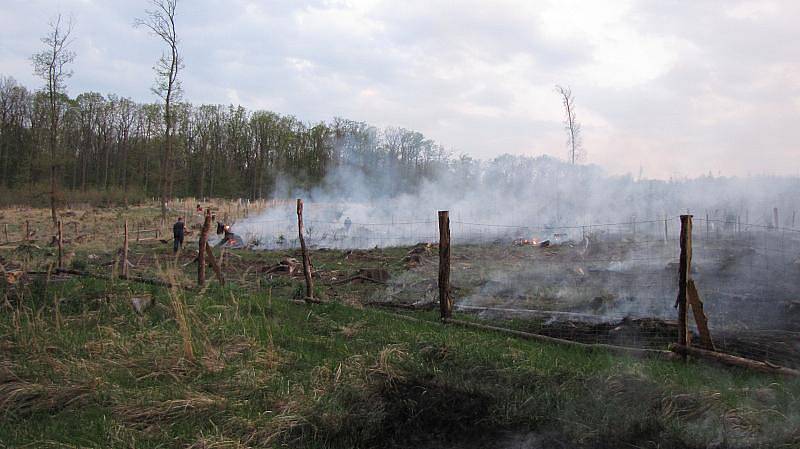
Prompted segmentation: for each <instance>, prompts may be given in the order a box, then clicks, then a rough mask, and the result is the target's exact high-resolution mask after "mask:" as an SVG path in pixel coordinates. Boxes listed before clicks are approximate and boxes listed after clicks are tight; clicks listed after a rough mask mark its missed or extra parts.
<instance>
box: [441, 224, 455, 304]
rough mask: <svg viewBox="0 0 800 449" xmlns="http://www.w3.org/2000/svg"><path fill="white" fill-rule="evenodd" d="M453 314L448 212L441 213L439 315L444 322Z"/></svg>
mask: <svg viewBox="0 0 800 449" xmlns="http://www.w3.org/2000/svg"><path fill="white" fill-rule="evenodd" d="M452 314H453V298H452V297H450V216H449V212H448V211H446V210H440V211H439V315H440V318H441V319H442V320H444V319H447V318H450V316H452Z"/></svg>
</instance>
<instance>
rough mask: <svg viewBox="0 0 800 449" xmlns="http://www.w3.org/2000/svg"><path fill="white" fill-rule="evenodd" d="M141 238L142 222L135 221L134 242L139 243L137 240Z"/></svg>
mask: <svg viewBox="0 0 800 449" xmlns="http://www.w3.org/2000/svg"><path fill="white" fill-rule="evenodd" d="M141 238H142V222H137V223H136V243H139V240H141Z"/></svg>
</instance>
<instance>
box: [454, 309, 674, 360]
mask: <svg viewBox="0 0 800 449" xmlns="http://www.w3.org/2000/svg"><path fill="white" fill-rule="evenodd" d="M442 322H444V323H448V324H455V325H457V326H462V327H470V328H474V329H482V330H488V331H493V332H499V333H502V334H506V335H513V336H515V337H519V338H523V339H525V340H536V341H541V342H543V343H552V344H557V345H563V346H572V347H577V348H582V349H585V350H588V351H595V350H601V351H608V352H611V353H613V354H619V355H629V356H634V357H652V358H661V359H668V360H672V359H677V358H678V356H677V355H676V354H674V353H673V352H671V351H663V350H659V349H642V348H627V347H624V346H614V345H607V344H588V343H579V342H576V341H571V340H563V339H561V338H555V337H547V336H545V335H539V334H531V333H529V332H523V331H517V330H513V329H506V328H503V327H496V326H489V325H486V324H478V323H471V322H469V321H461V320H454V319H452V318H445V319H443V320H442Z"/></svg>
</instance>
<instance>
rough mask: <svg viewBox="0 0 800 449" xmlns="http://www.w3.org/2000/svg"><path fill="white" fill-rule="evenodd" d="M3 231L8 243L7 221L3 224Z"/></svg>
mask: <svg viewBox="0 0 800 449" xmlns="http://www.w3.org/2000/svg"><path fill="white" fill-rule="evenodd" d="M3 232H5V234H6V243H8V223H4V224H3Z"/></svg>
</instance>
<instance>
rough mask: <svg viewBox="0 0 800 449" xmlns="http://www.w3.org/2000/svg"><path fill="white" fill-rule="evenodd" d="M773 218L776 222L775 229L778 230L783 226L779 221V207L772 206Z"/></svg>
mask: <svg viewBox="0 0 800 449" xmlns="http://www.w3.org/2000/svg"><path fill="white" fill-rule="evenodd" d="M772 220H773V221H774V222H775V229H776V230H777V229H778V228H780V227H781V225H780V223H779V222H778V208H777V207H773V208H772Z"/></svg>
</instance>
